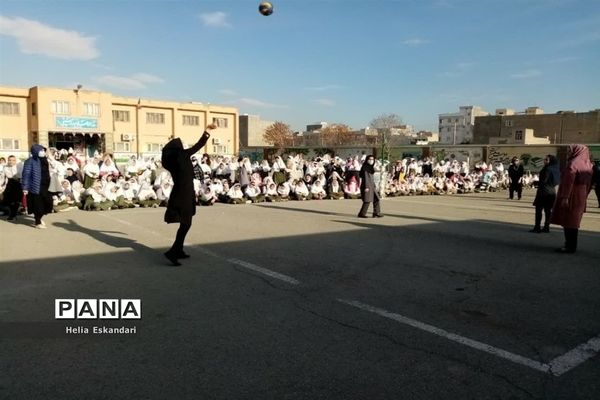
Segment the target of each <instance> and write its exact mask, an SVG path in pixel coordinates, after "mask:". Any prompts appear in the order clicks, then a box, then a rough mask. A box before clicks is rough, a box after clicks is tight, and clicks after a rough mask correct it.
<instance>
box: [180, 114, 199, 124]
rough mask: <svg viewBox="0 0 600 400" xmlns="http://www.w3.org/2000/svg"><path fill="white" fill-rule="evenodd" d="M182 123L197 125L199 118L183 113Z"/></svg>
mask: <svg viewBox="0 0 600 400" xmlns="http://www.w3.org/2000/svg"><path fill="white" fill-rule="evenodd" d="M183 125H191V126H198V125H200V118H199V117H198V116H196V115H184V116H183Z"/></svg>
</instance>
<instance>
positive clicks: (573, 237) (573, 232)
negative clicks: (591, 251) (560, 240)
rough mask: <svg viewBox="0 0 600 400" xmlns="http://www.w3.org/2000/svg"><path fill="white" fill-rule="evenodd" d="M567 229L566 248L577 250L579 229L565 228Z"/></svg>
mask: <svg viewBox="0 0 600 400" xmlns="http://www.w3.org/2000/svg"><path fill="white" fill-rule="evenodd" d="M563 229H564V231H565V248H566V249H567V250H571V251H575V250H577V234H578V233H579V229H577V228H563Z"/></svg>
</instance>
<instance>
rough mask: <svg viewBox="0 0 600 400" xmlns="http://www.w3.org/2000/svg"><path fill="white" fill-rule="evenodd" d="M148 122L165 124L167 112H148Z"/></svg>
mask: <svg viewBox="0 0 600 400" xmlns="http://www.w3.org/2000/svg"><path fill="white" fill-rule="evenodd" d="M146 123H147V124H164V123H165V114H163V113H146Z"/></svg>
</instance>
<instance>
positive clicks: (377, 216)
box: [373, 214, 383, 218]
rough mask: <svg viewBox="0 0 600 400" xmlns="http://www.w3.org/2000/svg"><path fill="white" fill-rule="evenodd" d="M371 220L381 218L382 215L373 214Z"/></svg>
mask: <svg viewBox="0 0 600 400" xmlns="http://www.w3.org/2000/svg"><path fill="white" fill-rule="evenodd" d="M373 218H383V214H375V215H373Z"/></svg>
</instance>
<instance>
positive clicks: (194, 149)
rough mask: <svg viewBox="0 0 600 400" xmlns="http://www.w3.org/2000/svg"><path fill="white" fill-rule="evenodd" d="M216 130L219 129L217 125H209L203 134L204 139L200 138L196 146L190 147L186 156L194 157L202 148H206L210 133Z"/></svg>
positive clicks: (186, 151) (186, 150)
mask: <svg viewBox="0 0 600 400" xmlns="http://www.w3.org/2000/svg"><path fill="white" fill-rule="evenodd" d="M216 128H217V125H215V124H210V125H208V126H207V127H206V129H205V130H204V133H203V134H202V137H201V138H200V140H198V142H197V143H196V144H195V145H193V146H192V147H190V148H189V149H185V150H184V152H185V154H186V156H188V157H191V156H192V155H194V154H196V153H197V152H198V151H200V149H201V148H202V147H204V145H205V144H206V142H208V138H210V133H211V132H212V131H213V130H215V129H216Z"/></svg>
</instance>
